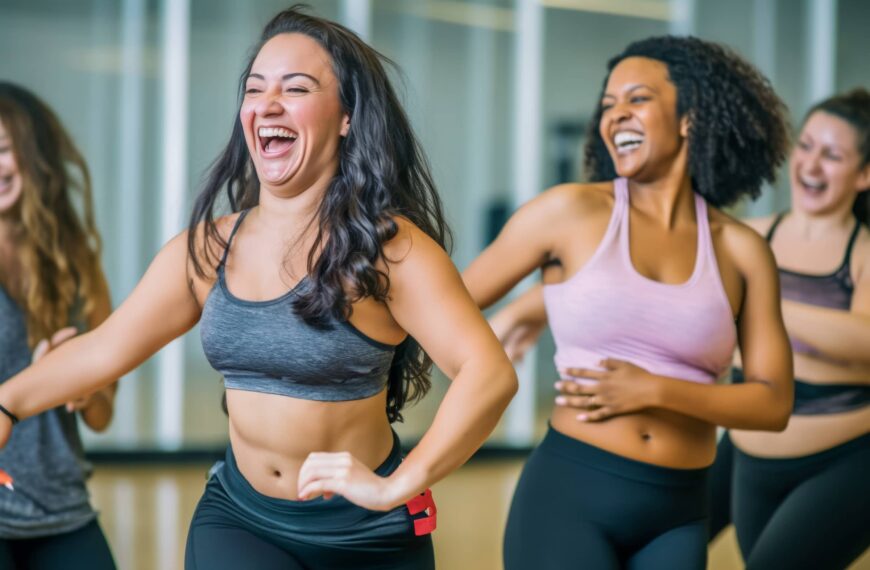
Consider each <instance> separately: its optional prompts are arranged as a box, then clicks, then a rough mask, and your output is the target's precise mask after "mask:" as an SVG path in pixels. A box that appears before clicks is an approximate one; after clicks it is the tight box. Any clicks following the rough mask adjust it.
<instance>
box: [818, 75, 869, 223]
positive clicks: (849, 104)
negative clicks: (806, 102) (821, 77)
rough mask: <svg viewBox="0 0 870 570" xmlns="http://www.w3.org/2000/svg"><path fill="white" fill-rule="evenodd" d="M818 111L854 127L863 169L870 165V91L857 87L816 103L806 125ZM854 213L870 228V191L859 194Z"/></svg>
mask: <svg viewBox="0 0 870 570" xmlns="http://www.w3.org/2000/svg"><path fill="white" fill-rule="evenodd" d="M816 111H822V112H825V113H828V114H830V115H834V116H835V117H839V118H840V119H843V120H844V121H846V122H847V123H849V124H850V125H852V127H853V128H854V129H855V134H856V135H857V139H858V153H859V154H860V155H861V168H864V167H866V166H867V165H868V164H870V91H867V89H865V88H864V87H857V88H855V89H853V90H851V91H849V92H848V93H842V94H840V95H834V96H833V97H829V98H827V99H825V100H824V101H821V102H819V103H816V104H815V105H813V106H812V108H811V109H810V110H809V111H807V114H806V116H805V117H804V123H806V122H807V119H809V118H810V115H812V114H813V113H815V112H816ZM852 212H853V213H854V214H855V217H856V218H858V221H859V222H861V223H862V224H864V225H866V226H870V191H866V192H861V193H859V194H858V196H857V197H856V198H855V204H854V205H853V206H852Z"/></svg>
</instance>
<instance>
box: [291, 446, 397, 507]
mask: <svg viewBox="0 0 870 570" xmlns="http://www.w3.org/2000/svg"><path fill="white" fill-rule="evenodd" d="M298 487H299V499H300V500H309V499H314V498H315V497H319V496H323V498H325V499H329V498H331V497H332V496H333V495H341V496H342V497H344V498H345V499H347V500H348V501H350V502H351V503H353V504H355V505H358V506H360V507H363V508H366V509H369V510H372V511H388V510H390V509H392V508H393V507H395V506H396V502H395V499H394V498H393V493H391V492H390V491H391V489H390V485H389V480H388V479H386V478H384V477H381V476H379V475H376V474H375V473H374V472H373V471H372V470H371V469H369V468H368V467H367V466H366V465H364V464H363V463H362V462H360V461H359V460H358V459H357V458H355V457H354V456H353V455H351V454H350V453H348V452H339V453H321V452H315V453H310V454H309V455H308V458H307V459H306V460H305V463H303V464H302V468H301V469H300V470H299V481H298Z"/></svg>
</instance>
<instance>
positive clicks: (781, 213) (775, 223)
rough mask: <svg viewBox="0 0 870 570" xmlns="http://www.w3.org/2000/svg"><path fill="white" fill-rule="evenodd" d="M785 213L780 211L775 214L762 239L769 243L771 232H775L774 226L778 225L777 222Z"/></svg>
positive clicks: (771, 237) (771, 236)
mask: <svg viewBox="0 0 870 570" xmlns="http://www.w3.org/2000/svg"><path fill="white" fill-rule="evenodd" d="M785 214H786V213H785V212H780V213H778V214H777V215H776V218H774V220H773V224H772V225H771V226H770V229H769V230H767V235H766V236H764V239H766V240H767V243H770V240H772V239H773V234H774V232H776V228H777V226H779V223H780V222H781V221H782V219H783V218H784V217H785Z"/></svg>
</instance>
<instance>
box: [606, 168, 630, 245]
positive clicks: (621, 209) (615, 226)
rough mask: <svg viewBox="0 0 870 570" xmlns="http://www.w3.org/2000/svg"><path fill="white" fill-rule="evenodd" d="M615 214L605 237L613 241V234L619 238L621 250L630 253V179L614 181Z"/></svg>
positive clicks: (612, 215)
mask: <svg viewBox="0 0 870 570" xmlns="http://www.w3.org/2000/svg"><path fill="white" fill-rule="evenodd" d="M613 197H614V202H613V214H611V219H610V227H608V228H607V234H605V237H606V238H608V239H613V236H612V234H611V232H616V233H617V234H618V236H619V244H620V250H621V251H622V252H627V251H628V224H629V222H630V218H631V212H630V211H629V210H630V208H631V197H630V196H629V191H628V179H627V178H617V179H616V180H614V181H613Z"/></svg>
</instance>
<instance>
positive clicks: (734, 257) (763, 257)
mask: <svg viewBox="0 0 870 570" xmlns="http://www.w3.org/2000/svg"><path fill="white" fill-rule="evenodd" d="M709 213H710V214H709V215H710V230H711V233H712V235H713V236H714V239H715V240H716V241H717V244H718V245H719V246H720V248H719V249H720V250H721V251H724V252H725V253H726V254H727V255H728V256H729V258H730V259H731V261H732V262H733V263H734V265H735V266H736V267H738V268H739V269H740V272H741V273H743V274H744V275H748V274H749V273H751V272H752V271H753V270H758V269H760V268H769V267H775V266H776V264H775V261H774V258H773V253H772V252H771V250H770V246H769V245H768V243H767V240H766V239H765V238H764V236H763V235H761V233H759V232H758V231H757V230H756V229H755V228H754V227H752V226H750V225H749V224H747V223H744V222H742V221H740V220H738V219H737V218H735V217H734V216H731V215H729V214H727V213H725V212H723V211H721V210H719V209H718V208H709Z"/></svg>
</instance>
